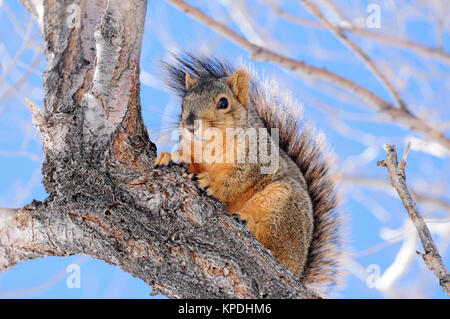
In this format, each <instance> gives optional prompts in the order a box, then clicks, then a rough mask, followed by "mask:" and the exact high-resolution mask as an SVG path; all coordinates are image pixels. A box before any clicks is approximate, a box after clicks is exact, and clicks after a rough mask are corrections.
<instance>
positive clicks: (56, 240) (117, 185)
mask: <svg viewBox="0 0 450 319" xmlns="http://www.w3.org/2000/svg"><path fill="white" fill-rule="evenodd" d="M22 2H23V3H26V5H25V6H26V7H27V8H33V5H34V3H36V2H39V1H31V0H30V1H25V0H22ZM71 4H73V1H72V0H70V1H67V0H66V1H59V0H58V1H57V0H52V1H50V0H44V1H43V19H42V25H41V28H42V30H43V39H44V41H45V43H44V44H45V50H46V57H47V62H48V67H47V70H46V71H45V73H44V74H43V81H44V90H45V109H44V110H42V109H40V108H38V107H37V106H35V105H31V107H32V111H33V113H34V116H33V120H34V121H35V123H36V124H37V126H38V127H39V130H40V132H41V137H42V144H43V150H44V154H45V158H44V163H43V166H42V173H43V184H44V186H45V189H46V190H47V192H48V193H49V194H50V195H49V197H48V198H47V199H46V200H45V201H43V202H39V201H33V202H32V203H30V204H29V205H27V206H25V207H24V208H22V209H20V210H0V270H6V269H8V268H10V267H12V266H14V265H15V264H16V263H17V262H18V261H23V260H27V259H32V258H37V257H44V256H49V255H53V256H68V255H72V254H87V255H90V256H92V257H94V258H98V259H101V260H104V261H106V262H108V263H110V264H114V265H119V266H120V267H121V268H122V269H123V270H124V271H127V272H129V273H130V274H132V275H133V276H135V277H138V278H141V279H142V280H144V281H145V282H146V283H148V284H149V285H151V286H152V288H153V291H152V293H153V294H164V295H166V296H169V297H174V298H180V297H188V298H202V297H208V298H221V297H245V298H270V297H271V298H314V297H317V295H316V294H315V293H314V292H311V291H309V290H308V289H306V288H305V287H303V285H302V284H301V283H300V282H299V281H298V280H297V279H296V278H295V277H294V275H292V274H291V273H290V272H289V271H288V270H287V269H286V268H285V267H284V266H282V265H280V264H279V263H278V262H277V261H276V260H275V259H274V258H273V256H272V254H271V253H270V252H268V251H267V250H266V249H265V248H264V247H263V246H261V244H260V243H259V242H258V241H257V240H256V239H255V238H254V237H253V236H252V235H251V234H250V232H249V231H248V230H247V228H246V227H245V226H244V225H242V224H240V223H239V222H237V221H235V220H234V219H232V218H231V217H229V216H228V215H227V214H226V212H225V209H224V207H223V206H222V205H221V204H220V203H219V202H217V201H215V200H213V199H212V198H210V197H208V196H206V195H204V194H201V193H199V192H198V190H197V188H196V187H195V185H194V183H193V182H192V181H190V180H189V179H186V178H184V177H183V172H184V169H183V168H181V167H169V168H164V169H153V161H154V158H155V153H156V148H155V146H154V144H153V143H152V142H151V141H150V140H149V137H148V134H147V130H146V128H145V125H144V124H143V121H142V117H141V109H140V108H141V105H140V99H139V56H140V51H141V42H142V35H143V26H144V20H145V11H146V6H147V2H146V1H145V0H134V1H133V0H126V1H125V0H120V1H119V0H109V1H103V0H101V1H100V0H90V1H83V0H80V1H79V2H78V6H79V9H80V16H79V18H80V21H79V22H80V24H79V26H80V27H77V26H76V25H75V26H72V24H71V23H68V22H67V21H68V15H69V12H68V11H67V8H68V6H69V5H71ZM38 11H39V10H36V8H34V9H31V12H38Z"/></svg>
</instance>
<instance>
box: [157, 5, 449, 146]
mask: <svg viewBox="0 0 450 319" xmlns="http://www.w3.org/2000/svg"><path fill="white" fill-rule="evenodd" d="M166 1H167V2H169V3H171V4H172V5H174V6H175V7H176V8H178V9H180V10H182V11H184V12H186V13H187V14H189V15H190V16H192V17H193V18H195V19H196V20H198V21H199V22H201V23H203V24H205V25H207V26H209V27H211V28H212V29H213V30H215V31H217V32H219V33H220V34H222V35H223V36H224V37H226V38H228V39H230V40H231V41H233V42H235V43H237V44H238V45H240V46H241V47H243V48H244V49H246V50H248V51H249V52H250V53H251V58H252V59H256V60H260V61H271V62H273V63H276V64H279V65H281V66H283V67H285V68H288V69H290V70H292V71H294V72H296V73H298V74H299V75H301V76H306V77H309V78H315V79H319V80H324V81H327V82H330V83H333V84H336V85H339V86H341V87H343V88H345V89H347V90H349V91H350V92H353V93H354V94H356V95H358V96H359V97H360V98H361V99H363V100H364V101H365V102H366V103H368V105H369V106H371V107H372V108H373V109H375V110H376V111H377V112H379V113H382V114H386V115H388V116H389V117H390V118H391V120H392V121H393V122H396V123H399V124H402V125H405V126H407V127H409V128H410V129H412V130H415V131H418V132H421V133H422V134H424V135H425V136H426V137H427V138H428V139H431V140H434V141H436V142H438V143H440V144H441V145H443V146H444V147H445V148H447V149H448V150H450V139H449V138H448V137H447V136H445V135H444V134H443V133H442V132H440V131H439V130H437V129H435V128H434V127H432V126H431V125H429V124H428V123H426V122H425V121H423V120H422V119H420V118H418V117H417V116H415V115H414V114H412V113H411V112H409V111H408V110H406V109H399V108H397V107H395V106H394V105H392V104H391V103H389V102H387V101H385V100H384V99H383V98H381V97H380V96H378V95H376V94H375V93H373V92H372V91H370V90H368V89H366V88H364V87H362V86H361V85H359V84H358V83H355V82H354V81H352V80H350V79H347V78H345V77H343V76H340V75H338V74H336V73H333V72H330V71H328V70H326V69H324V68H317V67H314V66H311V65H309V64H307V63H305V62H302V61H297V60H295V59H292V58H289V57H287V56H284V55H281V54H279V53H277V52H273V51H271V50H269V49H266V48H263V47H261V46H259V45H256V44H254V43H252V42H250V41H248V40H247V39H246V38H244V37H243V36H241V35H239V34H238V33H236V32H234V31H233V30H231V29H230V28H228V27H227V26H226V25H224V24H222V23H219V22H217V21H216V20H214V19H213V18H211V17H210V16H208V15H206V14H205V13H204V12H203V11H201V10H199V9H198V8H195V7H193V6H191V5H189V4H188V3H186V2H184V1H183V0H166Z"/></svg>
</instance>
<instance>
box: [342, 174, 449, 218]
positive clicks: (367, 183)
mask: <svg viewBox="0 0 450 319" xmlns="http://www.w3.org/2000/svg"><path fill="white" fill-rule="evenodd" d="M341 183H343V184H344V185H346V184H347V185H348V184H351V185H355V186H358V187H360V186H364V187H368V188H372V189H377V190H381V191H383V192H386V193H388V194H392V192H391V190H392V188H390V187H389V185H390V183H389V181H387V180H385V179H381V178H373V177H367V176H356V175H347V174H344V175H343V176H342V179H341ZM410 192H411V195H412V196H413V198H414V199H416V200H417V201H418V202H420V203H421V204H422V205H428V206H430V207H435V208H436V209H440V210H443V211H446V212H449V213H450V203H449V202H447V201H445V200H443V199H441V198H439V197H436V196H431V195H428V194H425V193H422V192H419V191H414V190H410Z"/></svg>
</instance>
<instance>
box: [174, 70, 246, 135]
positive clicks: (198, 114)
mask: <svg viewBox="0 0 450 319" xmlns="http://www.w3.org/2000/svg"><path fill="white" fill-rule="evenodd" d="M185 86H186V94H185V95H184V97H183V99H182V115H181V119H180V128H182V129H186V130H188V131H190V132H191V133H194V132H196V130H197V129H198V128H199V126H200V124H201V126H202V130H205V129H208V128H217V129H220V130H224V129H226V128H236V127H244V126H245V123H246V116H247V110H248V106H249V103H250V97H249V91H250V76H249V74H248V73H247V72H246V71H244V70H237V71H235V72H234V73H233V74H231V75H230V76H228V77H222V78H204V79H202V78H200V79H197V78H194V77H191V75H189V73H188V72H186V75H185Z"/></svg>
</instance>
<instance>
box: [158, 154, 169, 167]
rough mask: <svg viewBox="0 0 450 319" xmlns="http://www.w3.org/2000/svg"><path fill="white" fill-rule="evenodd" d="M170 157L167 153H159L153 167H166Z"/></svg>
mask: <svg viewBox="0 0 450 319" xmlns="http://www.w3.org/2000/svg"><path fill="white" fill-rule="evenodd" d="M171 158H172V155H170V153H169V152H161V153H159V155H158V157H157V158H156V160H155V167H158V166H167V165H169V163H170V160H171Z"/></svg>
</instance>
